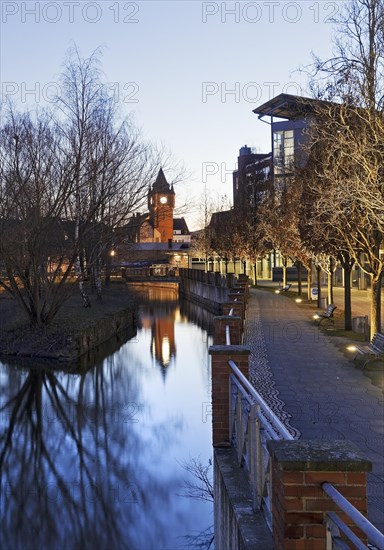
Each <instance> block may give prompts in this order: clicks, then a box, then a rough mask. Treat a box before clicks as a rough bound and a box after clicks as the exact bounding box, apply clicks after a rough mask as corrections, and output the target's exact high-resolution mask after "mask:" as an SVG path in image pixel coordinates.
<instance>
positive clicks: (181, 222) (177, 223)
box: [173, 218, 189, 235]
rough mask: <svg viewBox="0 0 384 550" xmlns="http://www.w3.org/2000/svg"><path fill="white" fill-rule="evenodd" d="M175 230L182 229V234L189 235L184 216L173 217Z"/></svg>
mask: <svg viewBox="0 0 384 550" xmlns="http://www.w3.org/2000/svg"><path fill="white" fill-rule="evenodd" d="M173 230H174V231H181V233H182V235H189V229H188V226H187V222H186V221H185V219H184V218H173Z"/></svg>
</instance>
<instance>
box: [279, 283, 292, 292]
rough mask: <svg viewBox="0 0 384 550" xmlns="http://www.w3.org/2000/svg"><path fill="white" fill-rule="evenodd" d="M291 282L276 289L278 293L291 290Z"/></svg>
mask: <svg viewBox="0 0 384 550" xmlns="http://www.w3.org/2000/svg"><path fill="white" fill-rule="evenodd" d="M291 286H292V285H291V284H287V285H285V286H283V287H282V288H278V289H277V290H275V292H276V294H281V293H282V292H287V290H289V289H290V288H291Z"/></svg>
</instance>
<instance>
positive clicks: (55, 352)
mask: <svg viewBox="0 0 384 550" xmlns="http://www.w3.org/2000/svg"><path fill="white" fill-rule="evenodd" d="M89 297H90V300H91V307H90V308H84V307H83V302H82V299H81V296H80V293H79V291H78V289H77V288H76V287H75V286H74V287H73V289H72V290H71V295H70V297H69V298H68V300H67V301H66V302H65V303H64V304H63V306H62V308H61V309H60V310H59V312H58V314H57V315H56V317H55V318H54V319H53V321H52V322H51V323H50V324H49V325H48V326H47V327H42V328H32V327H31V326H30V324H29V321H28V319H26V317H25V316H24V315H23V314H22V311H21V309H20V307H19V306H18V304H17V303H16V301H15V300H13V299H12V298H11V297H8V296H7V295H5V294H1V295H0V358H1V356H3V357H4V359H5V358H6V357H25V358H27V357H29V358H34V359H39V360H40V359H42V360H49V362H52V361H53V362H60V363H63V362H64V363H73V362H74V361H77V360H78V359H79V357H80V356H83V355H85V354H88V353H89V352H90V351H91V350H93V349H94V348H95V347H97V346H98V345H100V344H101V343H103V342H106V341H107V340H109V339H110V338H112V337H113V336H115V335H117V334H118V333H124V332H126V333H127V334H133V333H134V327H135V315H136V304H135V301H134V299H133V297H132V294H131V293H130V292H129V290H128V289H127V286H126V284H125V283H124V282H123V281H113V282H112V283H111V284H110V286H109V287H108V288H104V289H103V297H102V300H97V298H96V296H94V295H92V294H89Z"/></svg>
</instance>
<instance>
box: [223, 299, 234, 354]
mask: <svg viewBox="0 0 384 550" xmlns="http://www.w3.org/2000/svg"><path fill="white" fill-rule="evenodd" d="M228 315H229V316H230V317H232V315H233V307H231V309H230V310H229V313H228ZM225 344H226V345H227V346H230V345H231V332H230V328H229V325H226V326H225Z"/></svg>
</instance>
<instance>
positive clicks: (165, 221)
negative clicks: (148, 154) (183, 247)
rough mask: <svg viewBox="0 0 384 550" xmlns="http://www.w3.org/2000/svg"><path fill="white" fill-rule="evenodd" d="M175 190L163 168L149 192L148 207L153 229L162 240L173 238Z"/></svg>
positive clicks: (163, 241)
mask: <svg viewBox="0 0 384 550" xmlns="http://www.w3.org/2000/svg"><path fill="white" fill-rule="evenodd" d="M174 208H175V192H174V190H173V186H172V185H169V183H168V182H167V180H166V178H165V176H164V172H163V170H162V168H160V170H159V174H158V176H157V178H156V181H155V183H154V184H153V185H152V187H151V189H150V190H149V193H148V209H149V216H150V221H151V224H152V225H153V229H154V230H156V231H157V232H158V234H160V242H162V243H167V242H169V241H170V240H171V241H172V240H173V209H174Z"/></svg>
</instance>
